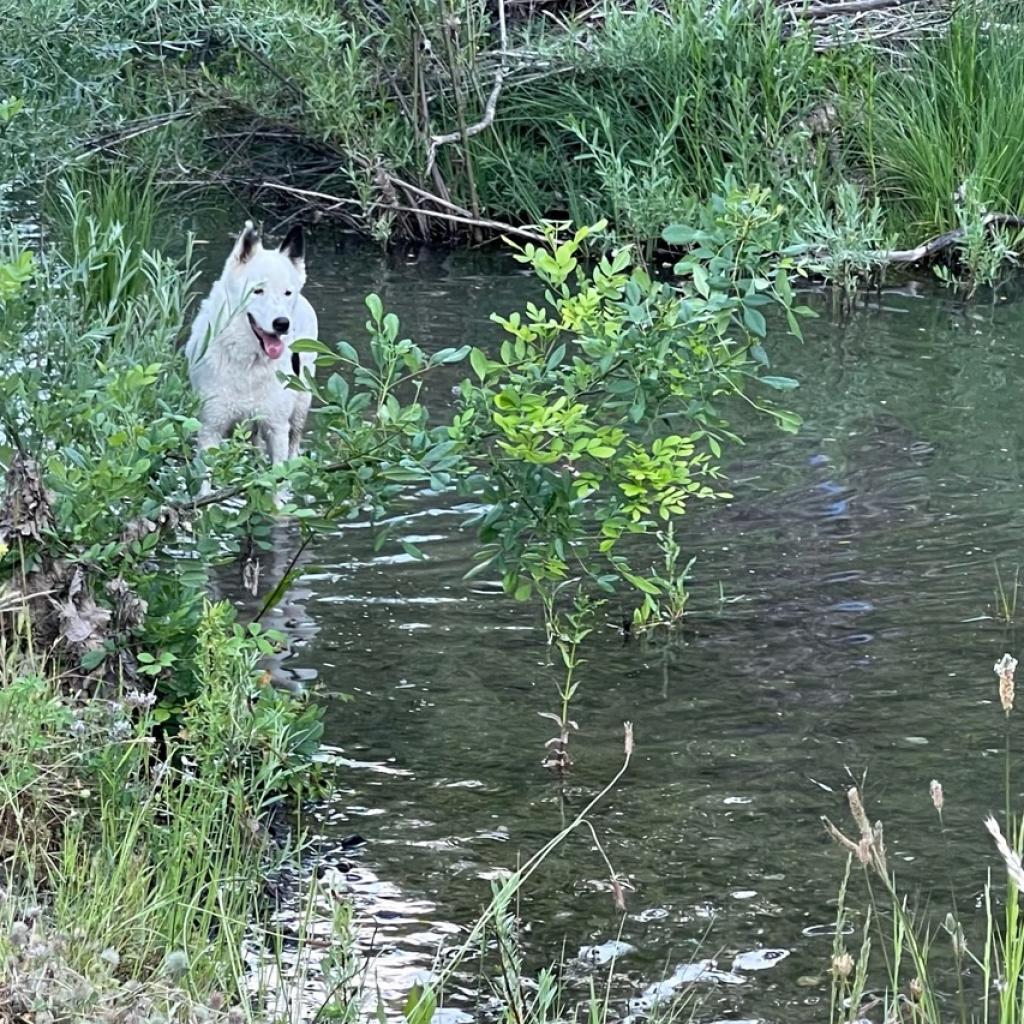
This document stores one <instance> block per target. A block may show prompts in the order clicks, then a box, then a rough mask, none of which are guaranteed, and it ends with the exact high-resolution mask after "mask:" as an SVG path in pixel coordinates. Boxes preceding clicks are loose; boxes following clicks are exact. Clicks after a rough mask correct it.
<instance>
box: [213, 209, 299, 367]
mask: <svg viewBox="0 0 1024 1024" xmlns="http://www.w3.org/2000/svg"><path fill="white" fill-rule="evenodd" d="M221 280H222V282H223V283H224V287H225V288H226V290H227V292H228V297H229V300H230V302H231V306H232V308H233V309H241V310H243V312H244V313H245V318H246V322H247V324H248V325H249V328H250V330H251V331H252V335H253V344H254V345H258V346H259V348H260V349H261V350H262V352H263V354H264V355H265V356H266V357H267V358H268V359H278V358H280V356H281V354H282V353H283V352H284V349H285V343H284V336H285V335H288V334H290V333H291V331H292V322H293V318H294V314H295V304H296V302H297V301H298V298H299V293H300V292H301V291H302V286H303V285H304V284H305V283H306V264H305V260H304V259H303V240H302V228H301V227H298V226H297V227H294V228H292V229H291V231H289V232H288V234H287V236H286V237H285V240H284V241H283V242H282V243H281V246H280V248H278V249H264V248H263V243H262V241H260V236H259V234H258V233H257V231H256V229H255V228H254V227H253V225H252V221H246V223H245V228H244V230H243V231H242V233H241V234H240V235H239V236H238V240H237V241H236V242H235V247H234V248H233V249H232V250H231V255H230V256H229V257H228V261H227V263H226V264H225V265H224V275H223V277H222V278H221Z"/></svg>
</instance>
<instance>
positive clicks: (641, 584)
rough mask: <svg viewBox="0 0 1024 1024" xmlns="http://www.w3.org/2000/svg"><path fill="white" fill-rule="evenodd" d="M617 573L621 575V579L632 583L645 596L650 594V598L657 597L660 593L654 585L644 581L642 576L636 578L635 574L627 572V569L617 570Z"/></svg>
mask: <svg viewBox="0 0 1024 1024" xmlns="http://www.w3.org/2000/svg"><path fill="white" fill-rule="evenodd" d="M619 572H620V573H621V574H622V578H623V579H624V580H626V581H627V582H628V583H632V584H633V586H634V587H636V589H637V590H641V591H643V593H645V594H650V595H651V596H652V597H659V596H660V595H661V591H660V590H659V589H658V587H657V586H655V584H653V583H652V582H651V581H650V580H645V579H644V578H643V576H637V575H636V573H633V572H629V571H628V570H627V569H623V568H621V567H620V568H619Z"/></svg>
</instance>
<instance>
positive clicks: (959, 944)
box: [825, 655, 1024, 1024]
mask: <svg viewBox="0 0 1024 1024" xmlns="http://www.w3.org/2000/svg"><path fill="white" fill-rule="evenodd" d="M1016 667H1017V662H1016V661H1015V660H1014V659H1013V658H1011V657H1010V656H1009V655H1006V656H1004V657H1003V658H1002V659H1001V660H1000V661H999V662H997V663H996V665H995V671H996V675H997V676H998V696H999V703H1000V705H1001V707H1002V711H1003V718H1004V730H1005V754H1004V764H1003V770H1004V788H1005V793H1004V796H1005V803H1006V807H1005V809H1004V811H1003V815H1004V821H1003V825H1002V826H1000V825H999V824H998V823H997V821H996V819H995V818H993V817H989V818H988V820H987V821H985V823H984V824H985V826H986V827H987V829H988V831H989V833H990V834H991V836H992V838H993V839H994V841H995V848H994V852H995V854H996V855H997V861H1001V862H1002V863H1001V864H1000V866H999V867H998V868H996V870H995V871H993V870H992V869H991V868H990V869H989V870H988V871H987V873H986V877H985V878H984V880H983V882H982V884H981V885H980V886H979V890H980V893H981V896H980V899H977V900H974V901H971V903H970V905H969V907H970V908H973V909H974V910H975V911H976V912H975V913H971V910H970V909H968V907H963V906H958V903H957V900H956V895H955V887H954V885H953V882H952V876H950V878H948V879H946V880H945V882H946V883H947V884H948V885H949V888H950V890H951V901H950V903H949V904H948V905H947V906H943V905H942V902H943V901H941V900H940V899H938V898H936V896H935V892H934V890H935V888H936V884H937V883H938V884H942V882H943V880H941V879H938V880H937V879H934V878H933V879H930V880H929V884H930V886H931V888H932V890H933V891H932V893H930V894H929V898H928V903H927V904H922V905H920V906H915V903H914V902H913V901H912V899H911V897H910V896H909V895H908V893H907V890H906V889H905V888H904V887H903V886H902V885H901V879H899V878H898V877H897V874H896V871H895V870H894V868H893V865H892V864H891V862H890V861H889V859H888V850H887V844H886V840H885V831H884V829H883V825H882V822H880V821H876V822H875V823H872V822H871V821H870V820H869V818H868V815H867V812H866V810H865V807H864V803H863V801H862V798H861V794H860V791H859V789H857V788H856V787H854V788H851V789H850V790H849V792H848V800H849V805H850V814H851V817H852V819H853V822H854V825H855V826H856V831H855V832H853V833H852V838H851V837H850V836H849V835H847V834H845V833H843V832H842V831H841V830H840V829H838V828H837V827H836V826H835V825H833V824H832V823H831V822H830V821H828V819H825V824H826V827H827V829H828V831H829V832H830V833H831V835H832V837H833V838H834V839H835V840H836V841H837V842H838V843H839V845H840V846H842V847H843V848H845V849H846V850H847V851H848V852H849V858H848V861H847V867H846V875H845V876H844V879H843V882H842V885H841V887H840V894H839V909H838V915H837V920H836V938H835V942H834V947H833V957H832V998H831V1013H830V1020H831V1021H832V1022H833V1024H853V1022H856V1021H860V1020H862V1019H863V1018H865V1017H868V1016H869V1015H870V1011H875V1010H877V1011H878V1012H880V1013H881V1015H882V1016H881V1019H883V1020H886V1021H888V1020H893V1021H910V1022H912V1024H949V1022H950V1021H958V1022H960V1024H980V1022H984V1024H989V1022H998V1024H1020V1022H1021V1021H1024V914H1022V913H1021V908H1020V899H1021V894H1022V892H1024V867H1022V864H1021V853H1020V851H1021V849H1022V845H1024V825H1022V822H1024V819H1022V818H1020V817H1019V816H1017V815H1015V814H1014V813H1013V812H1012V801H1013V798H1014V795H1015V789H1014V786H1013V781H1012V779H1013V775H1012V767H1013V764H1014V756H1013V754H1012V751H1011V743H1010V737H1011V715H1012V713H1013V708H1014V703H1015V697H1014V690H1015V685H1014V673H1015V670H1016ZM929 795H930V799H931V803H932V806H933V808H934V810H935V813H936V823H937V833H938V834H937V835H936V836H935V837H934V838H933V839H929V841H930V842H933V843H934V844H935V845H938V846H939V847H940V848H943V847H944V848H946V849H947V850H948V848H949V844H950V842H951V838H952V837H951V836H950V833H949V831H948V828H947V826H946V825H945V824H944V820H943V809H944V806H945V803H946V800H945V796H944V793H943V788H942V785H941V784H940V783H939V782H938V781H937V780H932V781H931V784H930V787H929ZM923 796H924V786H922V797H923ZM977 827H978V830H979V833H980V832H981V827H982V821H981V818H980V816H979V818H978V819H977ZM1004 833H1005V835H1004ZM903 842H905V840H901V846H902V843H903ZM902 861H903V858H901V863H902ZM851 864H853V865H856V864H859V865H860V866H861V867H862V870H863V881H864V894H865V898H866V901H867V910H866V912H865V913H864V914H863V915H862V916H863V926H862V930H861V938H860V941H859V943H858V946H857V948H855V949H848V948H847V946H846V941H845V938H844V935H845V934H847V933H852V931H853V927H852V920H853V917H852V915H851V914H850V912H849V910H848V907H849V902H850V889H849V881H850V867H851ZM1004 874H1005V878H1006V884H1005V886H1004V885H1003V884H1002V883H1001V882H999V881H998V878H999V876H1001V875H1004ZM978 911H980V913H978ZM873 985H874V986H879V985H880V987H874V988H873Z"/></svg>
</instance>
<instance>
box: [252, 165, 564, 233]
mask: <svg viewBox="0 0 1024 1024" xmlns="http://www.w3.org/2000/svg"><path fill="white" fill-rule="evenodd" d="M259 187H260V188H269V189H274V190H276V191H278V192H286V193H287V194H289V195H294V196H299V197H304V198H306V199H318V200H320V201H321V202H326V203H330V204H332V205H331V206H330V207H328V209H334V208H336V207H338V206H361V207H363V208H366V207H367V206H368V207H369V208H371V209H372V208H374V207H380V208H382V209H388V210H394V211H396V212H398V213H412V214H421V215H423V216H425V217H434V218H437V219H438V220H446V221H449V222H451V223H455V224H465V225H466V226H467V227H476V228H486V229H487V230H489V231H495V232H498V233H500V234H503V235H514V236H516V237H517V238H525V239H528V240H529V241H531V242H537V243H540V244H541V245H544V244H546V243H547V240H546V239H545V238H544V236H543V235H542V234H540V233H539V232H537V231H531V230H529V229H528V228H518V227H516V226H515V225H514V224H506V223H504V222H503V221H500V220H490V219H489V218H487V217H473V216H472V215H467V214H456V213H447V212H445V211H442V210H427V209H424V208H423V207H422V206H419V207H412V206H392V205H391V204H390V203H370V204H364V203H362V202H361V201H360V200H358V199H344V198H340V197H339V196H332V195H329V194H328V193H326V192H317V191H315V190H314V189H307V188H296V187H295V186H294V185H282V184H280V183H279V182H275V181H264V182H261V183H260V185H259ZM428 194H429V193H428ZM433 198H434V199H437V197H436V196H435V197H433ZM446 205H448V206H449V207H454V204H453V203H447V204H446ZM455 208H456V209H457V207H455Z"/></svg>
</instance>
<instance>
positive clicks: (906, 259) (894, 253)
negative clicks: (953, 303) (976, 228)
mask: <svg viewBox="0 0 1024 1024" xmlns="http://www.w3.org/2000/svg"><path fill="white" fill-rule="evenodd" d="M981 226H982V227H983V228H989V229H998V228H1024V217H1019V216H1017V215H1016V214H1013V213H987V214H985V216H984V217H983V218H982V220H981ZM966 234H967V232H966V231H965V229H964V228H956V229H955V230H954V231H947V232H946V233H945V234H943V235H937V236H936V237H935V238H932V239H929V240H928V241H927V242H922V243H921V244H920V245H918V246H915V247H914V248H913V249H890V250H888V251H883V252H879V253H876V257H877V258H878V260H879V261H880V262H883V263H903V264H908V265H909V264H913V263H921V262H922V261H923V260H926V259H929V258H930V257H932V256H934V255H935V254H936V253H939V252H942V251H943V250H944V249H948V248H949V247H950V246H951V245H955V244H956V243H957V242H960V241H963V239H964V238H965V237H966Z"/></svg>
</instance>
